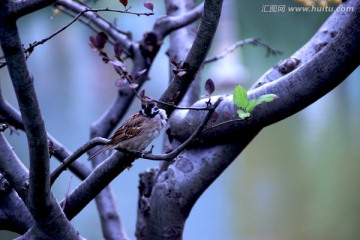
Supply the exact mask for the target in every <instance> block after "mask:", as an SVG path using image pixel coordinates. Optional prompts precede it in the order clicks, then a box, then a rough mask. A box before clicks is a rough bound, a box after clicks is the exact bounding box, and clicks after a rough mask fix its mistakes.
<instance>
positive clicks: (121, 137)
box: [108, 113, 146, 145]
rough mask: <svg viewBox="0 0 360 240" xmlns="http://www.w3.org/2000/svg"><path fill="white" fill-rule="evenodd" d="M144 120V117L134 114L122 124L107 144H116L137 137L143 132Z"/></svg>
mask: <svg viewBox="0 0 360 240" xmlns="http://www.w3.org/2000/svg"><path fill="white" fill-rule="evenodd" d="M144 120H146V117H145V116H143V115H141V114H140V113H135V114H134V115H132V116H130V117H129V118H128V119H127V120H126V121H125V122H124V124H123V125H122V126H121V127H119V128H118V130H116V132H115V133H114V135H113V136H112V137H111V139H110V142H109V143H108V144H109V145H112V144H116V143H119V142H122V141H125V140H128V139H130V138H133V137H134V136H137V135H139V134H140V133H141V132H142V131H143V123H144Z"/></svg>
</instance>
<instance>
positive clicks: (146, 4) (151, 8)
mask: <svg viewBox="0 0 360 240" xmlns="http://www.w3.org/2000/svg"><path fill="white" fill-rule="evenodd" d="M144 7H146V8H147V9H149V10H151V11H153V10H154V4H152V2H150V1H145V2H144Z"/></svg>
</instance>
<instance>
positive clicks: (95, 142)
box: [50, 137, 109, 185]
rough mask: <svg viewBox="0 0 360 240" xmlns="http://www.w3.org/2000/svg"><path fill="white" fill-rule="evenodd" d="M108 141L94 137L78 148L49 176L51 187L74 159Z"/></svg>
mask: <svg viewBox="0 0 360 240" xmlns="http://www.w3.org/2000/svg"><path fill="white" fill-rule="evenodd" d="M108 141H109V140H107V139H105V138H101V137H96V138H93V139H91V140H90V141H88V142H87V143H85V144H84V145H83V146H81V147H80V148H78V149H77V150H76V151H75V152H74V153H73V154H72V155H70V156H69V157H68V158H66V159H65V160H64V161H63V163H62V164H60V165H59V166H58V167H57V168H56V169H55V170H54V171H53V172H52V173H51V175H50V183H51V185H52V184H53V183H54V182H55V180H56V179H57V178H58V177H59V176H60V174H61V173H62V172H63V171H64V170H65V169H66V168H67V167H68V166H69V165H70V164H71V163H73V162H74V161H75V160H76V159H78V158H79V157H81V156H82V155H83V154H84V153H86V152H87V151H88V150H89V149H91V148H93V147H95V146H97V145H104V144H106V143H107V142H108Z"/></svg>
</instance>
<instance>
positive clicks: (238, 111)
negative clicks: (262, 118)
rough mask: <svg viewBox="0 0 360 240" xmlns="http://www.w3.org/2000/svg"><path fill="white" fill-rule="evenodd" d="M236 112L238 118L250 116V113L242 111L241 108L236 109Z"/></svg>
mask: <svg viewBox="0 0 360 240" xmlns="http://www.w3.org/2000/svg"><path fill="white" fill-rule="evenodd" d="M237 114H238V116H239V118H241V119H245V118H248V117H250V113H249V112H246V111H244V110H242V109H238V110H237Z"/></svg>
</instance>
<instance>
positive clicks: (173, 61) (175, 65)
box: [170, 60, 179, 68]
mask: <svg viewBox="0 0 360 240" xmlns="http://www.w3.org/2000/svg"><path fill="white" fill-rule="evenodd" d="M170 63H171V64H172V65H173V66H174V67H176V68H177V67H178V66H179V64H178V63H177V62H176V61H175V60H171V61H170Z"/></svg>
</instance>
